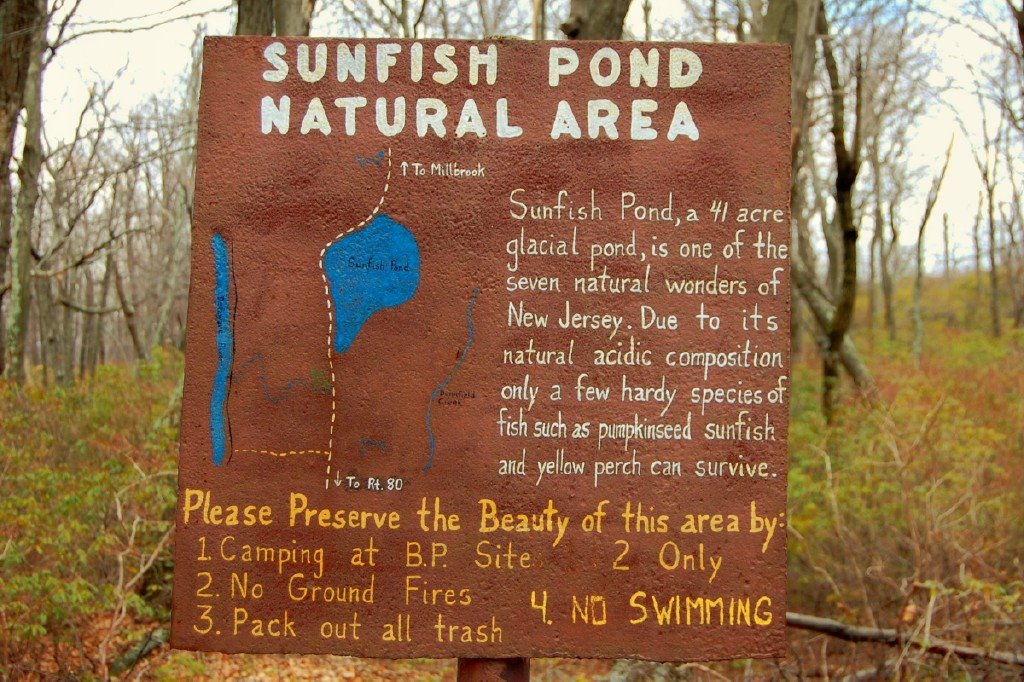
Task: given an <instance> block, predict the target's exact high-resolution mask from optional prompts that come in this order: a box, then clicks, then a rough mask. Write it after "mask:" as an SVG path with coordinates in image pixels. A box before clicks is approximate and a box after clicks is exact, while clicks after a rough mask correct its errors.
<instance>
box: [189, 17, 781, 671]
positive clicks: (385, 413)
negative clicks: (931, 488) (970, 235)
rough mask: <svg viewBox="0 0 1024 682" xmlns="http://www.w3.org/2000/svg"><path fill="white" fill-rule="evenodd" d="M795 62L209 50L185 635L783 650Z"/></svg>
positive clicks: (410, 653)
mask: <svg viewBox="0 0 1024 682" xmlns="http://www.w3.org/2000/svg"><path fill="white" fill-rule="evenodd" d="M788 83H789V62H788V55H787V52H786V51H785V49H784V48H780V47H773V46H763V45H761V46H747V45H679V44H633V43H607V44H605V43H531V42H522V41H486V42H480V43H466V42H448V41H431V40H423V41H415V42H413V41H391V40H344V41H339V40H320V39H309V40H295V39H280V40H278V39H274V38H257V37H252V38H211V39H208V40H207V41H206V53H205V58H204V69H203V87H202V98H201V101H200V113H199V147H198V170H197V183H196V195H195V224H194V230H193V246H192V277H193V279H192V288H191V292H190V301H189V328H188V351H187V371H186V386H185V405H184V411H183V418H182V435H181V472H180V491H179V492H180V494H179V502H178V508H177V536H176V540H175V573H174V577H175V582H174V587H175V590H174V615H173V629H172V638H173V643H174V645H175V646H177V647H181V648H188V649H201V650H217V651H231V652H233V651H252V652H331V653H339V654H350V655H359V656H378V657H416V656H445V657H454V656H462V657H473V656H486V657H502V656H600V657H642V658H650V659H663V660H700V659H718V658H730V657H739V656H743V657H750V656H776V655H781V654H782V653H783V649H784V625H785V623H784V621H785V563H786V555H785V546H786V531H785V527H786V518H785V509H786V438H787V418H788V389H789V383H788V376H789V371H790V369H789V346H788V339H789V334H788V328H789V267H788V262H789V259H788V257H789V254H788V249H789V231H790V228H789V224H790V220H789V205H788V201H789V149H790V127H789V119H788V107H789V87H788Z"/></svg>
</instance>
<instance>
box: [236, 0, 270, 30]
mask: <svg viewBox="0 0 1024 682" xmlns="http://www.w3.org/2000/svg"><path fill="white" fill-rule="evenodd" d="M235 35H238V36H269V35H274V0H238V20H237V22H236V23H235Z"/></svg>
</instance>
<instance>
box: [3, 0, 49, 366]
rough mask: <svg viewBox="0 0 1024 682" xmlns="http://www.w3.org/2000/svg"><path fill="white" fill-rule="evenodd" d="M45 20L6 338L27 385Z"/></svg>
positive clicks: (29, 83)
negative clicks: (26, 358)
mask: <svg viewBox="0 0 1024 682" xmlns="http://www.w3.org/2000/svg"><path fill="white" fill-rule="evenodd" d="M42 7H43V5H42V0H38V1H37V8H38V9H39V15H38V16H39V17H45V16H46V15H45V13H44V12H43V11H42ZM46 23H47V22H46V21H45V19H40V21H38V22H37V28H36V30H35V31H33V32H32V39H31V44H30V46H29V57H28V59H29V64H28V72H27V74H26V78H25V90H24V100H23V104H24V107H25V143H24V146H23V147H22V152H21V167H20V168H19V171H18V181H19V183H20V185H21V187H20V188H19V190H18V201H17V205H16V206H15V209H14V218H13V220H12V221H11V254H10V255H11V294H10V302H9V304H8V306H7V318H6V320H5V326H4V334H5V337H6V339H5V340H6V348H5V349H4V350H5V362H4V376H6V377H7V378H9V379H10V380H12V381H14V382H15V383H18V384H22V383H24V382H25V338H26V334H27V331H28V311H29V296H30V294H29V290H30V287H31V267H32V254H31V242H30V239H31V229H32V221H33V217H34V215H35V211H36V204H37V203H38V200H39V172H40V169H41V168H42V163H43V155H42V125H43V118H42V111H41V94H40V89H41V86H42V75H43V35H44V33H45V31H46Z"/></svg>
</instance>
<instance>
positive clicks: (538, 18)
mask: <svg viewBox="0 0 1024 682" xmlns="http://www.w3.org/2000/svg"><path fill="white" fill-rule="evenodd" d="M547 19H548V17H547V0H533V39H534V40H544V36H545V35H547V28H548V27H547Z"/></svg>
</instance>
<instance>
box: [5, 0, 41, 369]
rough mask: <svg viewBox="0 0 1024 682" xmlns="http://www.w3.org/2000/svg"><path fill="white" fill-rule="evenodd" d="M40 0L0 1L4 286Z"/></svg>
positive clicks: (39, 17)
mask: <svg viewBox="0 0 1024 682" xmlns="http://www.w3.org/2000/svg"><path fill="white" fill-rule="evenodd" d="M40 9H41V5H40V4H39V3H38V2H36V0H4V1H3V2H0V35H2V36H3V39H2V40H0V287H3V286H4V282H6V281H7V258H8V256H9V255H10V251H11V223H12V221H13V219H14V202H13V196H12V194H11V177H10V176H11V171H10V167H11V157H12V156H13V154H14V132H15V129H16V128H17V121H18V113H19V112H20V111H21V105H22V100H23V98H24V94H25V80H26V78H27V77H28V65H29V62H30V61H31V55H32V43H33V41H32V36H33V34H34V33H35V31H34V30H33V28H34V26H35V24H36V23H37V22H38V21H39V20H40V19H41V16H40ZM4 299H5V295H4V292H3V291H2V290H0V321H2V320H3V319H4V317H3V315H2V313H3V303H4ZM5 336H6V335H5V334H3V333H0V376H2V375H3V374H4V367H5V366H6V365H5V359H6V352H5V350H4V349H5V347H6V344H5V338H4V337H5Z"/></svg>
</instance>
